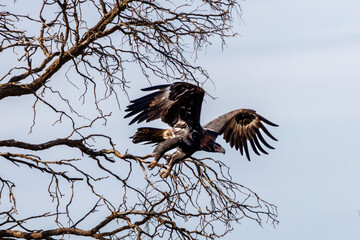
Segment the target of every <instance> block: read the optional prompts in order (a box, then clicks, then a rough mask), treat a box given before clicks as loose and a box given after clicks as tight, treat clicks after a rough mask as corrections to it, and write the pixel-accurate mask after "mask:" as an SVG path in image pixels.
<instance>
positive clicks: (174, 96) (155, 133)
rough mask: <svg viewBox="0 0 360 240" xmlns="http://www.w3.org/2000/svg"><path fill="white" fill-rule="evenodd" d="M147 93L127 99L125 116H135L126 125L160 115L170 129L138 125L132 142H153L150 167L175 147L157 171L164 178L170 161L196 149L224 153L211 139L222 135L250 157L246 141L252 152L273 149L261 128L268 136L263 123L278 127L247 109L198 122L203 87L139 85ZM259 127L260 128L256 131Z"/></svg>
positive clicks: (183, 156)
mask: <svg viewBox="0 0 360 240" xmlns="http://www.w3.org/2000/svg"><path fill="white" fill-rule="evenodd" d="M142 91H145V92H149V91H151V93H149V94H147V95H145V96H143V97H140V98H138V99H135V100H132V101H130V105H129V106H127V109H126V110H125V111H126V112H129V113H128V114H127V115H126V116H125V118H127V117H133V116H135V117H134V118H133V119H132V120H131V122H130V124H129V125H131V124H133V123H135V122H136V123H141V122H143V121H146V122H150V121H153V120H156V119H159V118H160V119H161V120H162V121H163V122H165V123H167V124H168V125H169V126H170V127H171V128H170V129H159V128H151V127H142V128H138V129H137V132H136V133H135V135H134V136H133V137H132V141H133V143H141V142H142V143H154V144H156V147H155V149H154V160H153V161H152V162H151V163H150V164H149V165H148V168H149V169H153V168H154V167H155V166H157V165H158V161H159V159H160V158H161V157H162V156H163V155H164V154H165V153H166V152H167V151H169V150H171V149H174V148H176V151H175V153H173V154H172V155H171V157H170V160H169V162H168V167H167V169H166V170H165V171H162V172H161V176H162V177H163V178H166V177H167V176H168V175H169V174H170V171H171V169H172V168H173V166H174V164H176V163H178V162H179V161H181V160H183V159H186V158H188V157H190V156H191V155H192V154H193V153H195V152H196V151H201V150H203V151H207V152H219V153H225V149H224V148H223V147H222V146H221V145H220V144H218V143H217V142H215V140H216V138H217V137H218V136H220V135H223V137H224V139H225V141H226V142H227V143H230V146H231V147H235V149H236V150H240V153H241V155H243V154H244V153H245V155H246V157H247V159H248V160H249V161H250V154H249V145H250V146H251V148H252V150H253V151H254V153H255V154H257V155H260V152H261V153H264V154H268V153H267V152H266V151H265V149H264V147H263V146H265V147H267V148H270V149H274V148H273V147H272V146H270V145H269V144H268V143H267V142H266V141H265V139H264V137H263V135H262V134H261V131H262V132H263V133H265V134H266V135H267V136H268V137H270V138H271V139H273V140H275V141H277V139H276V138H275V137H273V136H272V135H271V133H270V132H269V131H268V130H267V129H266V128H265V125H264V123H265V124H267V125H270V126H273V127H278V125H276V124H274V123H272V122H270V121H269V120H267V119H266V118H264V117H262V116H260V115H259V114H257V113H256V112H255V111H254V110H251V109H237V110H234V111H231V112H228V113H225V114H224V115H221V116H220V117H218V118H215V119H214V120H212V121H211V122H209V123H207V124H205V125H203V126H201V124H200V113H201V106H202V102H203V98H204V94H205V91H204V89H202V88H201V87H199V86H196V85H194V84H190V83H185V82H176V83H173V84H165V85H157V86H152V87H148V88H144V89H142ZM260 130H261V131H260Z"/></svg>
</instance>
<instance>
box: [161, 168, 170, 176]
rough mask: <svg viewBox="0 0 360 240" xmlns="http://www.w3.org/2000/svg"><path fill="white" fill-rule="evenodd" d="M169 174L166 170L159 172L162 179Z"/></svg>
mask: <svg viewBox="0 0 360 240" xmlns="http://www.w3.org/2000/svg"><path fill="white" fill-rule="evenodd" d="M169 174H170V171H168V170H164V171H161V177H162V178H167V177H168V176H169Z"/></svg>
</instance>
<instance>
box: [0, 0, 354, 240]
mask: <svg viewBox="0 0 360 240" xmlns="http://www.w3.org/2000/svg"><path fill="white" fill-rule="evenodd" d="M240 4H241V6H242V11H243V16H242V18H243V22H242V23H241V24H238V25H237V27H236V29H237V31H238V32H239V33H240V34H241V36H239V37H237V38H234V39H231V40H229V41H228V43H227V46H226V47H225V49H224V50H223V51H222V50H221V48H220V46H219V45H217V44H216V43H215V44H214V45H213V46H210V47H209V48H208V49H207V51H206V53H205V52H202V53H200V54H199V58H198V60H197V63H198V64H201V65H203V66H204V68H205V69H207V70H208V72H209V74H210V76H211V78H212V80H213V81H214V83H215V86H214V85H212V84H211V83H210V82H209V83H206V84H205V85H204V87H205V88H206V90H207V91H208V92H209V93H210V94H212V95H213V96H215V97H217V99H216V100H213V99H211V98H209V97H207V98H206V103H205V104H204V105H203V114H202V122H203V123H206V122H208V121H210V120H212V119H213V118H215V117H217V116H219V115H221V114H223V113H225V112H227V111H230V110H233V109H237V108H253V109H255V110H256V111H257V112H258V113H260V114H261V115H263V116H265V117H267V118H268V119H270V120H272V121H273V122H275V123H278V124H279V125H280V127H279V128H277V129H275V128H271V132H272V133H273V134H274V136H275V137H277V138H278V139H279V142H277V143H273V144H272V145H273V146H274V147H276V150H273V151H271V152H270V154H269V155H268V156H261V157H257V156H255V155H252V161H251V162H248V161H247V160H246V159H245V158H244V157H240V154H239V153H238V152H236V151H235V150H234V149H230V147H228V146H227V145H226V143H225V142H224V141H222V140H220V143H221V144H222V145H223V146H224V147H225V148H226V152H227V153H226V155H224V156H223V155H212V156H213V157H216V158H218V159H221V160H223V161H224V162H226V164H227V165H228V166H229V167H230V168H231V173H232V175H233V176H234V179H235V180H236V181H237V182H239V183H241V184H244V185H245V186H247V187H249V188H251V189H252V190H254V191H255V192H256V193H258V194H259V195H260V196H262V198H263V199H265V200H267V201H269V202H271V203H274V204H275V205H277V206H278V210H279V220H280V224H279V225H277V226H276V228H273V227H272V226H271V225H270V224H266V223H264V225H263V228H261V227H259V226H258V225H257V224H256V223H255V222H251V221H248V220H244V221H243V223H242V224H241V225H234V227H235V230H234V231H233V232H232V233H231V234H229V235H228V236H227V237H225V239H234V240H235V239H236V240H237V239H247V240H258V239H267V240H272V239H274V240H275V239H276V240H288V239H291V240H304V239H306V240H322V239H327V240H339V239H344V240H352V239H359V237H360V215H359V211H360V175H359V173H360V161H359V159H358V158H359V157H358V156H359V150H358V149H359V145H360V137H359V136H360V127H359V125H358V124H359V122H360V110H359V106H358V105H359V103H360V94H359V93H360V82H359V78H360V14H359V13H360V2H359V1H357V0H343V1H333V0H328V1H320V0H312V1H310V0H304V1H294V0H273V1H268V0H248V1H241V2H240ZM64 72H65V70H64ZM58 77H61V74H60V73H59V75H58ZM128 77H129V80H131V81H132V82H133V83H132V85H131V87H132V89H130V91H129V93H130V98H136V97H138V96H139V94H140V91H139V89H140V88H142V87H145V86H147V84H148V82H147V81H146V79H144V78H141V79H139V76H138V74H136V73H131V74H129V75H128ZM25 98H27V97H25ZM30 98H31V97H29V100H30ZM23 99H24V98H12V99H6V101H3V102H2V104H3V105H2V107H4V106H5V107H6V112H7V114H8V115H11V116H17V114H23V115H26V116H29V117H28V118H26V119H23V118H21V117H14V118H13V121H12V123H13V125H9V126H7V128H6V129H2V136H4V137H3V138H4V139H5V138H16V139H19V140H27V139H33V138H35V139H38V141H39V142H43V141H47V140H49V139H52V137H53V136H56V137H59V135H58V133H59V132H61V128H60V129H59V128H54V130H53V132H48V131H46V132H45V131H42V129H41V126H42V124H43V123H42V122H47V121H48V120H49V118H50V117H51V116H47V118H39V119H38V120H37V121H38V123H37V125H36V126H35V128H34V133H33V134H32V135H27V134H24V133H27V132H28V129H29V126H30V125H31V123H32V109H31V104H32V102H31V101H29V102H28V103H24V102H23ZM121 101H122V103H123V104H122V108H124V107H125V105H126V104H127V98H126V97H121ZM9 106H16V107H9ZM111 107H113V106H110V107H109V109H110V108H111ZM24 113H25V114H24ZM124 115H125V114H124V112H122V111H120V112H116V110H115V112H114V113H113V118H112V119H111V120H110V121H109V124H108V126H107V128H106V129H105V130H104V131H105V132H106V131H107V132H109V133H113V132H114V131H118V132H119V133H120V134H119V136H118V137H119V138H118V139H115V141H116V143H117V144H118V147H119V150H120V151H123V152H124V151H125V150H127V149H129V151H130V152H132V153H136V154H138V153H144V154H145V153H149V152H151V151H152V148H151V147H150V146H146V147H144V146H135V145H133V144H132V143H131V141H130V140H129V139H128V137H129V136H131V135H132V134H133V133H134V131H135V130H136V127H137V126H131V127H127V124H128V120H123V119H122V118H123V116H124ZM19 116H22V115H19ZM5 120H6V119H4V118H2V119H1V118H0V124H4V123H6V122H5ZM54 120H56V118H54ZM2 121H4V122H2ZM156 124H159V125H161V124H160V123H156ZM163 126H164V125H163ZM15 130H16V131H15ZM14 132H16V135H14ZM69 156H71V153H69ZM196 156H204V153H200V154H198V155H196ZM20 174H21V173H20ZM21 187H22V186H21V185H20V186H18V188H19V189H20V190H21ZM23 189H26V186H25V187H24V188H23ZM19 194H21V191H20V193H19ZM24 194H25V193H24ZM45 200H48V199H45ZM19 204H21V202H20V203H19ZM31 204H36V203H34V202H32V203H31ZM37 204H41V202H37ZM43 204H45V202H44V203H43ZM74 239H75V238H74Z"/></svg>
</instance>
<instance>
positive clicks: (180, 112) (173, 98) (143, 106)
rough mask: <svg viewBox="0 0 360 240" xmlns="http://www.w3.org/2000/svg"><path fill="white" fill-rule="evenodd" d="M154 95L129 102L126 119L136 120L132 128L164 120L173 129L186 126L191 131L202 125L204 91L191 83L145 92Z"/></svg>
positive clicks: (175, 84)
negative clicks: (136, 125)
mask: <svg viewBox="0 0 360 240" xmlns="http://www.w3.org/2000/svg"><path fill="white" fill-rule="evenodd" d="M142 90H143V91H155V92H152V93H150V94H148V95H146V96H143V97H141V98H138V99H135V100H132V101H130V103H131V104H130V105H129V106H128V107H127V109H126V110H125V111H127V112H129V113H128V114H127V115H126V116H125V117H131V116H135V117H134V118H133V119H132V120H131V122H130V124H132V123H134V122H137V123H140V122H142V121H145V120H146V121H147V122H149V121H152V120H155V119H159V118H161V120H162V121H163V122H165V123H167V124H169V125H170V126H171V127H174V126H175V125H176V124H177V123H179V122H184V123H185V124H186V125H187V126H189V127H195V126H199V125H200V112H201V106H202V101H203V98H204V93H205V91H204V90H203V89H202V88H201V87H198V86H196V85H193V84H190V83H183V82H177V83H174V84H166V85H158V86H153V87H148V88H144V89H142Z"/></svg>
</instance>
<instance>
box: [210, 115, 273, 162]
mask: <svg viewBox="0 0 360 240" xmlns="http://www.w3.org/2000/svg"><path fill="white" fill-rule="evenodd" d="M263 123H266V124H268V125H270V126H273V127H277V126H278V125H276V124H275V123H272V122H270V121H269V120H267V119H266V118H264V117H262V116H260V115H259V114H257V113H256V112H255V111H254V110H251V109H238V110H234V111H231V112H228V113H226V114H224V115H222V116H220V117H218V118H216V119H214V120H212V121H211V122H209V123H208V124H206V125H204V127H203V128H204V129H205V130H210V131H212V132H213V133H214V134H216V135H221V134H223V137H224V139H225V141H226V142H228V143H230V146H231V147H233V146H235V149H236V150H238V149H239V150H240V153H241V155H243V154H244V153H245V155H246V157H247V159H249V160H250V154H249V144H250V146H251V148H252V149H253V151H254V152H255V153H256V154H257V155H260V153H259V151H260V152H262V153H264V154H268V153H267V152H266V151H265V150H264V148H263V147H262V146H261V143H262V144H263V145H265V146H266V147H268V148H270V149H274V148H273V147H272V146H271V145H269V144H268V143H267V142H266V141H265V139H264V137H263V136H262V134H261V132H260V129H261V130H262V131H263V132H264V133H265V134H266V135H267V136H268V137H270V138H271V139H273V140H275V141H277V139H276V138H275V137H274V136H272V135H271V133H270V132H269V131H268V130H267V129H266V127H265V126H264V124H263ZM259 140H260V141H259ZM248 143H249V144H248ZM258 150H259V151H258Z"/></svg>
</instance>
